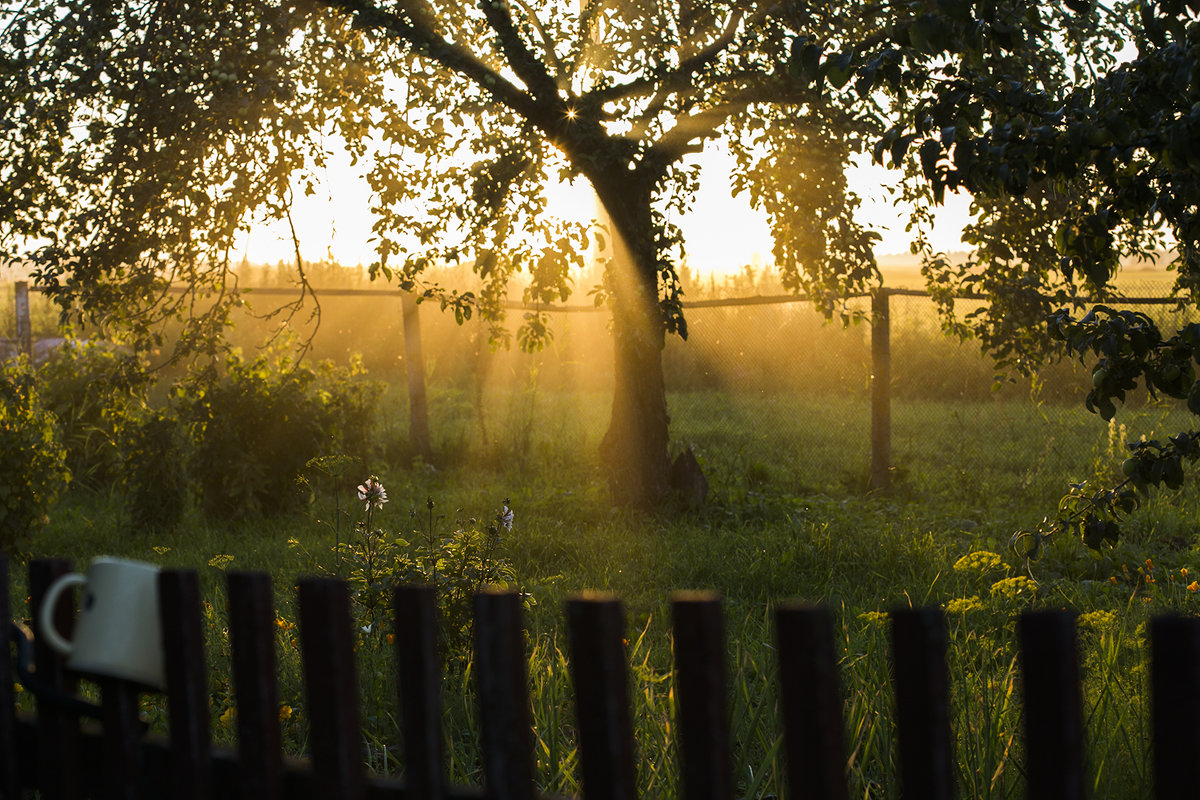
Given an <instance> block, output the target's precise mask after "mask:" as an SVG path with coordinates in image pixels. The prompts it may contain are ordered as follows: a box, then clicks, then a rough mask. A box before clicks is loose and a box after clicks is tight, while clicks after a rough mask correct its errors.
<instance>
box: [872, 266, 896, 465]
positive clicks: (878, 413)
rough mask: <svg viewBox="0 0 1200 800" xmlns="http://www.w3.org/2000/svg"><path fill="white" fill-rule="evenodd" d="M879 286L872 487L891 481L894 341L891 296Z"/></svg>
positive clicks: (875, 326) (874, 326)
mask: <svg viewBox="0 0 1200 800" xmlns="http://www.w3.org/2000/svg"><path fill="white" fill-rule="evenodd" d="M890 294H891V292H890V291H889V290H887V289H884V288H882V287H880V288H879V289H878V290H876V292H875V294H873V295H871V488H872V489H887V488H888V487H889V486H890V485H891V472H890V470H891V461H892V408H891V402H892V398H891V393H892V343H891V331H890V325H891V322H890V310H889V308H888V296H889V295H890Z"/></svg>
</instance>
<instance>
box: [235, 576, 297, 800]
mask: <svg viewBox="0 0 1200 800" xmlns="http://www.w3.org/2000/svg"><path fill="white" fill-rule="evenodd" d="M225 582H226V586H227V587H228V589H229V645H230V658H231V660H232V662H233V689H234V692H235V693H236V695H237V710H238V711H237V731H238V761H239V763H238V784H239V787H240V788H241V790H242V795H241V796H242V797H244V798H253V800H280V798H282V797H283V746H282V744H281V742H282V735H281V732H280V727H279V683H278V681H277V679H276V677H275V675H276V658H275V605H274V595H273V592H272V590H271V578H270V576H269V575H267V574H266V573H265V572H241V571H236V572H228V573H226V574H225Z"/></svg>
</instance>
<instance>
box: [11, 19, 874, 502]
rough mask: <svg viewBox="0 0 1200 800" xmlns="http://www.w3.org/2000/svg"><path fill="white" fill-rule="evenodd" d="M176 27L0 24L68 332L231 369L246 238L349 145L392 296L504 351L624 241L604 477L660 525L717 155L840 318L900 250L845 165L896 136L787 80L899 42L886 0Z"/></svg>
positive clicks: (35, 252)
mask: <svg viewBox="0 0 1200 800" xmlns="http://www.w3.org/2000/svg"><path fill="white" fill-rule="evenodd" d="M160 12H161V9H160V7H159V6H158V5H157V4H149V5H145V6H131V7H124V8H123V9H122V11H121V13H117V12H115V11H113V10H111V9H107V8H99V7H93V6H90V5H88V4H83V3H76V4H71V5H69V6H68V7H67V8H66V9H63V7H62V5H61V3H59V2H58V0H36V1H35V2H31V3H28V4H25V5H23V6H22V7H20V8H17V9H12V10H9V11H7V12H5V15H4V25H3V26H0V49H2V50H3V52H5V53H6V54H8V55H7V57H6V60H5V62H4V63H5V65H6V66H5V70H6V71H5V72H4V73H3V76H2V78H3V79H2V80H0V100H2V101H3V102H2V103H0V108H2V109H3V112H2V113H3V120H4V125H3V126H2V127H3V130H4V131H5V134H4V136H3V137H0V159H3V160H5V162H6V163H10V164H12V168H11V169H10V170H9V171H8V172H6V173H5V174H4V176H3V181H4V186H5V187H6V190H5V191H4V192H2V193H0V197H3V198H5V199H4V200H3V202H0V238H4V239H9V238H11V239H13V240H14V241H15V242H17V243H19V246H18V247H17V248H16V249H14V250H13V253H14V256H13V257H14V258H15V259H23V260H25V261H27V262H29V263H30V264H32V266H33V269H34V274H35V277H36V280H37V282H38V283H39V284H40V285H41V286H43V287H45V289H46V290H47V291H48V292H49V293H50V295H51V296H52V297H53V298H54V299H55V300H56V302H58V303H59V304H60V306H61V307H62V309H63V310H64V312H65V313H67V314H68V315H73V316H79V317H85V318H87V319H89V320H91V321H94V322H96V323H101V324H107V325H113V326H120V327H124V328H128V329H130V330H131V331H132V334H133V336H134V337H135V339H136V340H137V341H139V342H154V341H156V339H157V337H159V335H160V333H159V332H160V331H161V322H162V320H163V319H164V318H168V317H173V316H185V317H186V316H188V315H189V314H192V313H195V314H196V316H195V317H194V318H192V319H190V320H189V321H188V322H187V324H186V326H185V329H184V330H183V333H182V335H181V336H180V337H179V340H178V342H177V343H176V350H177V351H178V352H187V351H193V350H206V351H211V350H214V349H216V348H217V347H218V346H219V339H220V335H221V333H222V332H223V330H224V328H225V326H226V325H227V324H228V321H229V319H230V312H231V310H232V309H234V308H237V307H239V306H240V305H241V304H242V303H244V302H245V300H246V297H245V296H244V295H242V294H241V293H239V291H238V289H237V286H236V280H235V279H234V276H233V264H232V259H231V258H230V253H231V252H232V251H233V248H234V247H235V246H236V245H235V243H236V241H237V236H238V235H239V232H240V231H241V230H243V229H244V228H245V227H246V226H247V225H248V224H250V223H251V222H253V221H257V220H259V219H263V218H265V219H270V220H279V221H282V222H289V223H290V217H289V211H290V205H291V194H292V192H293V188H292V187H293V186H295V187H297V189H298V190H304V191H311V190H312V187H313V184H314V182H315V181H316V177H317V176H318V175H319V172H320V170H321V168H322V167H323V166H324V165H325V163H326V161H327V159H328V158H329V156H330V153H331V149H332V147H334V146H336V145H335V144H334V143H340V144H341V145H342V146H344V147H345V149H346V150H347V151H348V152H349V154H350V156H351V158H352V160H353V161H354V162H355V164H356V165H357V166H358V168H359V169H360V170H361V171H362V173H363V174H364V177H365V178H366V180H367V182H368V184H369V185H370V188H371V190H372V197H373V201H372V208H371V209H370V210H371V212H372V214H373V215H374V217H375V225H374V233H375V241H376V252H377V254H378V258H377V260H376V261H375V262H374V263H373V264H372V265H371V273H372V275H373V276H375V275H382V276H385V277H388V278H390V279H392V278H394V279H395V280H396V281H397V283H399V285H400V286H401V287H402V288H404V289H406V290H408V289H416V290H418V291H419V292H421V293H422V294H423V295H424V296H426V297H431V298H436V299H437V300H438V301H439V302H440V303H441V305H442V307H443V308H444V309H447V310H451V311H453V313H454V315H455V317H456V318H457V319H459V320H460V321H462V320H466V319H469V318H471V317H472V316H473V315H476V314H478V315H479V316H482V318H483V319H484V320H486V322H487V323H488V324H489V326H490V327H491V329H492V331H493V334H494V335H495V336H496V337H497V338H498V339H500V340H504V339H506V337H507V334H506V333H504V332H503V330H502V327H503V325H504V322H505V314H504V302H505V301H506V300H507V299H508V287H509V284H510V283H511V282H512V281H513V280H514V278H515V276H517V275H519V274H523V275H524V277H525V286H524V287H523V292H524V299H526V300H527V301H529V302H532V303H538V304H544V303H548V302H551V301H555V300H561V299H562V298H564V297H566V296H567V294H568V293H569V292H570V291H571V289H572V288H573V281H574V277H573V275H574V272H573V268H575V267H578V266H581V265H582V263H583V260H584V256H585V254H586V253H587V252H588V250H589V249H590V247H591V244H592V242H593V240H594V239H596V238H601V237H603V238H604V240H605V242H606V246H605V250H606V252H607V253H608V255H607V256H605V259H604V260H605V261H606V262H608V265H609V267H610V268H609V269H608V270H607V271H606V274H605V276H604V278H603V281H602V283H603V289H602V290H600V291H599V292H598V293H597V298H598V300H600V301H601V302H603V301H605V300H608V301H610V304H611V308H612V310H613V326H614V331H615V333H616V341H617V344H618V347H617V350H616V355H617V358H616V364H617V370H618V373H619V374H620V375H621V379H620V380H619V381H618V382H617V385H618V387H619V388H618V390H617V397H616V400H617V402H614V404H613V418H612V424H611V427H610V435H609V436H608V437H606V439H605V443H604V444H605V446H604V448H603V453H604V457H605V459H606V461H607V463H608V465H609V468H610V473H611V483H612V486H613V489H614V491H615V492H616V495H617V498H618V500H620V501H622V502H626V503H630V504H634V505H642V506H653V505H656V504H657V503H658V502H659V501H660V500H661V499H662V498H663V497H664V496H665V494H666V492H667V489H668V486H667V485H666V473H667V466H668V464H667V445H668V431H667V425H668V415H667V413H666V408H665V396H664V387H663V385H662V381H661V349H662V346H663V342H664V339H665V335H666V334H667V333H671V332H674V333H679V334H680V335H681V336H686V332H687V328H686V323H685V320H684V317H683V312H682V305H681V291H682V288H681V283H680V280H679V275H678V272H677V264H678V263H679V261H680V258H681V256H682V245H683V243H682V242H681V240H680V236H679V232H678V230H677V228H675V227H674V225H673V224H672V223H671V221H670V220H671V219H673V218H674V217H676V216H677V215H678V214H679V213H680V212H682V211H685V210H686V209H687V208H688V207H689V205H690V203H691V199H692V196H693V194H694V192H695V189H696V186H697V180H698V174H697V170H696V169H695V168H693V167H692V166H691V165H690V164H689V163H688V161H687V157H688V156H689V154H691V153H694V152H697V151H698V150H700V149H702V148H703V146H704V144H705V142H706V141H708V140H711V139H716V138H723V139H727V140H729V141H730V143H731V146H732V147H733V148H734V149H735V151H736V152H737V155H738V165H739V168H738V175H737V177H736V179H735V181H734V186H733V188H734V189H735V190H737V191H746V192H747V193H748V194H749V196H750V197H751V199H752V201H753V202H754V203H755V204H756V205H758V206H760V207H762V208H764V209H765V210H766V211H767V212H768V214H769V215H770V217H771V219H772V223H773V224H774V226H775V228H776V230H777V232H778V236H777V238H776V251H777V257H778V261H779V262H780V263H781V264H782V265H783V268H784V269H785V270H786V271H787V275H788V282H789V285H790V286H792V287H793V288H796V289H802V288H809V289H819V291H814V292H813V294H814V295H815V296H817V297H820V298H822V303H823V305H824V306H825V307H826V308H827V309H832V307H833V306H834V305H835V304H836V301H837V295H838V293H845V292H849V291H851V290H854V289H861V288H862V287H864V286H865V285H866V284H868V283H870V282H872V281H874V280H875V279H876V277H877V272H876V270H875V265H874V259H873V256H872V254H871V250H870V247H871V244H872V243H873V242H874V241H875V240H876V239H877V236H876V235H875V234H874V233H872V232H869V231H866V230H864V229H863V228H862V226H861V225H859V223H858V222H857V221H856V220H855V218H854V210H855V208H856V206H857V204H858V200H857V198H855V197H854V196H853V194H852V193H851V192H850V191H849V190H848V189H847V186H846V182H845V178H844V175H843V174H842V168H843V167H844V165H845V164H846V163H847V162H848V160H849V158H850V157H851V155H852V154H854V153H855V152H857V151H860V150H862V148H863V147H864V145H865V141H866V137H868V136H871V135H874V134H878V133H879V132H881V131H882V122H881V117H880V116H879V114H877V113H870V112H871V109H870V108H869V107H864V105H863V104H862V103H861V98H860V97H859V95H858V94H857V93H855V92H852V91H849V90H847V91H844V92H829V91H827V90H826V89H825V88H824V87H823V86H822V85H820V84H819V83H816V82H812V81H809V80H803V79H801V78H800V77H799V76H796V75H793V74H791V73H789V71H788V70H786V69H782V68H781V66H782V65H784V64H785V63H786V60H787V57H788V52H789V48H790V47H791V44H792V40H793V38H794V34H795V33H796V31H797V29H798V28H803V30H804V33H805V34H806V35H811V36H819V37H824V38H827V39H838V40H843V41H854V40H857V39H860V38H863V37H870V36H871V35H872V32H873V31H874V30H875V29H876V28H877V27H878V25H879V24H880V22H881V20H880V10H879V9H878V8H876V7H875V5H874V3H873V2H869V0H856V1H855V2H848V3H837V4H832V3H831V4H825V5H822V6H821V7H819V8H816V9H813V10H812V12H810V11H809V10H807V9H805V8H801V7H800V6H798V5H797V4H794V3H784V4H777V3H772V2H754V3H743V2H733V0H719V1H718V2H713V3H705V4H701V5H695V4H692V3H686V2H680V3H678V4H668V5H662V4H633V3H616V4H610V3H591V4H583V5H580V4H576V3H574V2H565V0H556V1H555V2H553V3H549V4H541V5H531V4H527V3H512V4H510V3H506V2H499V3H497V2H490V0H489V1H488V2H480V3H477V4H476V3H470V4H462V3H458V2H452V1H451V0H418V2H414V3H402V4H383V3H376V2H371V0H323V1H322V2H318V3H313V4H302V5H299V6H297V5H294V4H292V3H285V2H270V1H269V0H260V2H255V3H242V2H229V0H205V2H200V3H195V4H189V5H188V6H186V7H184V8H178V9H172V11H171V13H170V14H162V13H160ZM100 65H103V66H100ZM68 76H70V77H68ZM76 131H81V133H76ZM130 142H136V143H137V145H136V146H131V145H129V144H128V143H130ZM47 175H53V176H54V180H53V181H49V180H43V179H42V176H47ZM575 178H582V179H584V180H586V181H587V182H588V183H590V184H591V186H592V187H593V188H594V189H595V191H596V193H597V196H598V197H599V200H600V203H601V205H602V206H603V209H604V211H603V213H601V214H599V215H598V216H600V217H601V219H599V220H598V221H597V223H598V224H597V226H595V228H594V229H593V230H589V229H588V227H587V226H580V225H577V224H569V223H567V222H565V221H563V220H560V219H556V218H554V217H552V216H551V215H549V214H548V213H547V199H546V191H545V190H546V188H547V186H548V185H549V184H550V183H551V182H552V181H553V180H555V179H575ZM293 231H294V228H293ZM295 239H296V244H297V254H298V253H299V246H298V245H299V235H298V234H297V235H295ZM439 264H469V265H471V268H472V270H473V272H474V273H475V276H476V277H477V280H478V284H479V285H478V287H477V288H473V289H466V288H454V289H450V288H443V287H440V286H438V285H436V284H434V283H433V282H431V281H429V280H427V279H425V276H424V273H425V270H426V269H427V268H428V267H430V266H436V265H439ZM295 266H296V273H297V274H296V276H295V277H296V279H297V281H298V282H299V284H300V289H299V292H298V298H297V300H296V304H303V303H304V302H305V301H306V300H308V299H309V298H308V294H307V288H308V287H309V282H308V279H307V275H306V272H305V268H304V264H303V261H302V260H301V259H300V258H299V257H298V258H297V261H296V265H295ZM172 282H174V283H176V284H180V285H182V286H183V287H184V291H183V292H182V293H181V294H172V293H170V292H167V291H166V288H167V285H168V284H169V283H172ZM296 304H294V305H293V311H295V310H296ZM546 323H547V317H546V315H545V314H544V313H541V312H530V313H529V314H527V315H526V317H525V318H524V320H523V322H522V323H521V324H520V326H519V328H518V331H517V335H516V340H517V341H518V343H519V344H520V345H521V346H522V347H527V348H537V347H540V346H542V345H544V344H545V343H546V342H547V341H549V336H550V331H549V328H548V326H547V324H546Z"/></svg>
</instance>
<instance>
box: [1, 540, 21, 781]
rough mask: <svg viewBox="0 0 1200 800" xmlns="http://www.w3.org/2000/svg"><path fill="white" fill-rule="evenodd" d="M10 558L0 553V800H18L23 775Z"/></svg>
mask: <svg viewBox="0 0 1200 800" xmlns="http://www.w3.org/2000/svg"><path fill="white" fill-rule="evenodd" d="M9 595H10V591H9V572H8V556H7V555H5V554H4V553H0V624H3V625H4V641H5V645H4V648H3V650H0V800H17V798H18V797H19V796H20V793H21V774H20V772H19V771H18V770H19V764H20V762H19V760H18V758H17V717H16V713H17V707H16V696H15V693H14V691H13V680H14V676H13V663H12V658H11V656H10V651H11V642H10V639H11V637H10V633H9V625H10V623H9V620H11V619H12V618H13V615H12V601H11V600H10V599H9Z"/></svg>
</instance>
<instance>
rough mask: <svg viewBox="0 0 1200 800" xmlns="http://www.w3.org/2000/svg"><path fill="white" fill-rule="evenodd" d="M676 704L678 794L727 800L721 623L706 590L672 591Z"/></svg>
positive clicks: (729, 775) (691, 799) (686, 799)
mask: <svg viewBox="0 0 1200 800" xmlns="http://www.w3.org/2000/svg"><path fill="white" fill-rule="evenodd" d="M671 621H672V624H671V627H672V629H673V630H674V633H675V676H676V677H675V704H676V720H677V721H678V723H679V727H678V731H679V734H678V735H679V750H680V755H681V756H682V761H683V770H682V772H683V776H682V781H681V782H682V787H683V791H682V792H681V796H682V797H683V800H730V799H731V798H732V797H733V764H732V758H731V756H730V749H729V709H728V707H727V704H726V700H725V698H726V678H725V658H726V655H725V629H724V624H723V622H722V619H721V603H720V601H719V600H718V599H717V596H716V595H715V594H713V593H711V592H675V593H674V595H672V597H671Z"/></svg>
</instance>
